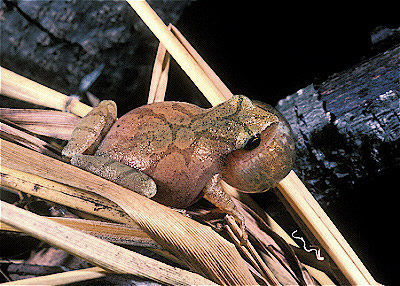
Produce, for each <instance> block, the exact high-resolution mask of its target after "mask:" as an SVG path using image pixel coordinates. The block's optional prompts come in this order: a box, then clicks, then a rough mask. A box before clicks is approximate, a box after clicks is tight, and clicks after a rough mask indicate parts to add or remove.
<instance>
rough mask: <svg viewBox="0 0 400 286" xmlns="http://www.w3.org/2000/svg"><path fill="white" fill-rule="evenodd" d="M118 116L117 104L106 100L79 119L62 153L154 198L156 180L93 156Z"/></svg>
mask: <svg viewBox="0 0 400 286" xmlns="http://www.w3.org/2000/svg"><path fill="white" fill-rule="evenodd" d="M116 118H117V106H116V104H115V103H114V102H113V101H111V100H105V101H102V102H100V104H99V105H98V106H97V107H95V108H93V109H92V110H91V111H90V112H89V113H88V114H87V115H86V116H85V117H83V118H82V119H81V121H79V123H78V125H77V126H76V127H75V129H74V131H73V132H72V135H71V139H70V140H69V141H68V144H67V145H66V146H65V147H64V149H63V151H62V155H63V156H65V157H67V158H70V159H71V164H72V165H74V166H77V167H79V168H81V169H84V170H86V171H89V172H91V173H93V174H96V175H98V176H100V177H102V178H104V179H107V180H109V181H112V182H114V183H116V184H119V185H121V186H123V187H125V188H128V189H131V190H133V191H135V192H137V193H139V194H141V195H144V196H146V197H149V198H151V197H152V196H154V195H155V194H156V191H157V189H156V184H155V183H154V181H153V180H152V179H151V178H150V177H149V176H147V175H146V174H144V173H143V172H141V171H139V170H136V169H134V168H131V167H129V166H127V165H125V164H123V163H120V162H118V161H115V160H113V159H111V158H108V157H100V156H92V155H91V154H94V152H95V150H96V149H97V146H98V145H99V144H100V143H101V141H102V140H103V138H104V136H105V135H106V134H107V132H108V131H109V130H110V128H111V126H112V125H113V123H114V122H115V119H116Z"/></svg>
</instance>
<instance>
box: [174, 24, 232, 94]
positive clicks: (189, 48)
mask: <svg viewBox="0 0 400 286" xmlns="http://www.w3.org/2000/svg"><path fill="white" fill-rule="evenodd" d="M170 26H171V28H170V29H171V31H172V33H173V34H174V35H175V37H176V38H177V39H178V40H179V42H180V43H181V44H182V46H183V47H185V49H186V50H187V51H188V53H189V54H190V55H191V56H192V58H193V59H194V60H195V61H196V63H197V65H198V66H199V67H201V69H202V70H203V71H204V73H205V74H206V75H207V76H208V78H209V79H210V80H211V81H212V82H213V84H214V85H215V86H216V87H217V88H218V90H219V91H220V92H221V93H222V94H223V96H224V97H225V99H228V98H230V97H232V96H233V94H232V92H231V91H230V90H229V88H228V87H227V86H226V85H225V84H224V83H223V82H222V80H221V79H220V78H219V77H218V76H217V74H216V73H215V72H214V70H213V69H212V68H210V66H209V65H208V64H207V63H206V61H205V60H204V59H203V58H202V57H201V56H200V54H199V53H198V52H197V51H196V50H195V49H194V48H193V47H192V45H191V44H190V43H189V41H188V40H186V38H185V37H184V36H183V35H182V33H181V32H180V31H179V30H178V29H177V28H176V27H175V26H174V25H172V24H170ZM170 26H168V27H170Z"/></svg>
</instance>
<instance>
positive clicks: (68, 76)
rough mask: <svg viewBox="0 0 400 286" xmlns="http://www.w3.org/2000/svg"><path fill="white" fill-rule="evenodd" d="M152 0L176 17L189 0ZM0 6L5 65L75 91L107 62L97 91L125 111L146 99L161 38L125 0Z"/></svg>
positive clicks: (166, 16) (165, 15)
mask: <svg viewBox="0 0 400 286" xmlns="http://www.w3.org/2000/svg"><path fill="white" fill-rule="evenodd" d="M148 2H149V3H150V5H151V6H152V7H153V8H154V10H155V11H156V12H157V13H158V15H160V17H161V18H162V19H163V20H164V21H165V23H175V22H176V21H177V20H178V19H179V17H180V16H181V14H182V12H183V10H184V8H185V6H187V5H188V4H189V2H190V1H148ZM0 9H1V11H0V12H1V13H2V17H1V20H0V21H1V33H0V35H1V38H0V40H1V50H0V56H1V65H2V66H3V67H5V68H8V69H10V70H12V71H14V72H16V73H19V74H21V75H23V76H26V77H28V78H30V79H33V80H35V81H37V82H40V83H42V84H44V85H46V86H49V87H51V88H53V89H55V90H58V91H61V92H63V93H65V94H73V93H76V92H77V91H78V89H79V83H80V81H81V79H82V78H83V77H84V76H85V75H87V74H88V73H90V72H92V71H93V70H95V69H96V68H97V67H99V66H100V65H101V64H104V65H105V68H104V69H103V72H102V74H101V75H100V77H99V78H98V79H97V80H96V82H95V83H94V85H93V86H92V88H91V89H90V91H91V92H92V93H93V94H95V95H96V96H98V97H99V98H108V99H113V100H115V101H116V102H117V104H118V106H120V107H121V110H120V111H121V112H122V113H124V112H126V111H127V110H124V107H126V108H132V105H135V104H136V105H141V104H144V103H145V101H146V95H147V92H148V88H149V84H150V75H151V70H152V65H153V61H154V56H155V50H156V46H157V45H158V40H157V39H156V38H155V37H154V36H153V34H152V33H151V31H150V30H149V29H148V28H147V26H146V25H145V24H144V23H143V22H142V20H141V19H140V18H139V16H137V14H136V13H135V12H134V11H133V9H132V8H131V7H130V6H129V5H128V4H127V3H126V2H125V1H57V0H45V1H20V0H16V1H6V0H3V1H1V2H0ZM128 95H129V96H128ZM127 102H130V104H127ZM132 102H133V103H134V104H132ZM127 106H130V107H127Z"/></svg>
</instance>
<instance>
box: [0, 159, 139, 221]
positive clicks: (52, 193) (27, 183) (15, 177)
mask: <svg viewBox="0 0 400 286" xmlns="http://www.w3.org/2000/svg"><path fill="white" fill-rule="evenodd" d="M3 164H4V161H3V162H2V165H1V178H2V180H1V185H2V186H3V187H5V188H7V189H11V190H14V189H16V190H18V191H21V192H24V193H26V194H30V195H33V196H36V197H39V198H42V199H45V200H48V201H51V202H55V203H57V204H61V205H65V206H68V207H71V208H74V209H75V210H78V211H83V212H87V213H90V214H93V215H95V216H98V217H101V218H105V219H107V220H111V221H116V222H119V223H124V224H129V225H133V224H134V222H133V221H132V219H131V218H130V217H129V216H128V215H127V214H126V213H125V212H124V211H123V210H122V209H121V208H120V207H119V206H118V205H117V204H115V203H113V202H111V201H109V200H107V199H105V198H103V197H101V196H99V195H96V194H94V193H91V192H87V191H84V190H82V189H78V188H74V187H71V186H67V185H64V184H61V183H58V182H54V181H51V180H48V179H45V178H42V177H39V176H35V175H32V174H28V173H26V172H23V171H18V170H15V169H12V168H8V167H7V166H4V165H3Z"/></svg>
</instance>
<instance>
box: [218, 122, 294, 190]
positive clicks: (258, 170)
mask: <svg viewBox="0 0 400 286" xmlns="http://www.w3.org/2000/svg"><path fill="white" fill-rule="evenodd" d="M293 161H294V141H293V136H292V133H291V130H290V127H289V125H288V124H287V122H286V121H278V122H273V123H272V124H270V125H269V126H268V127H267V128H266V129H265V130H263V131H262V132H261V133H260V134H259V136H257V137H255V138H252V139H250V140H249V141H248V142H247V143H246V145H245V146H244V148H243V149H240V150H236V151H233V152H231V153H230V154H229V155H228V157H227V158H226V161H225V163H226V164H225V167H224V170H223V172H222V175H223V177H224V179H225V181H226V182H227V183H228V184H230V185H232V186H234V187H236V188H238V189H240V190H242V191H244V192H251V193H258V192H263V191H266V190H268V189H270V188H271V187H274V186H275V185H276V184H277V183H278V182H279V181H280V180H281V179H283V178H284V177H285V176H286V175H287V174H288V173H289V171H290V170H291V168H292V165H293Z"/></svg>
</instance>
